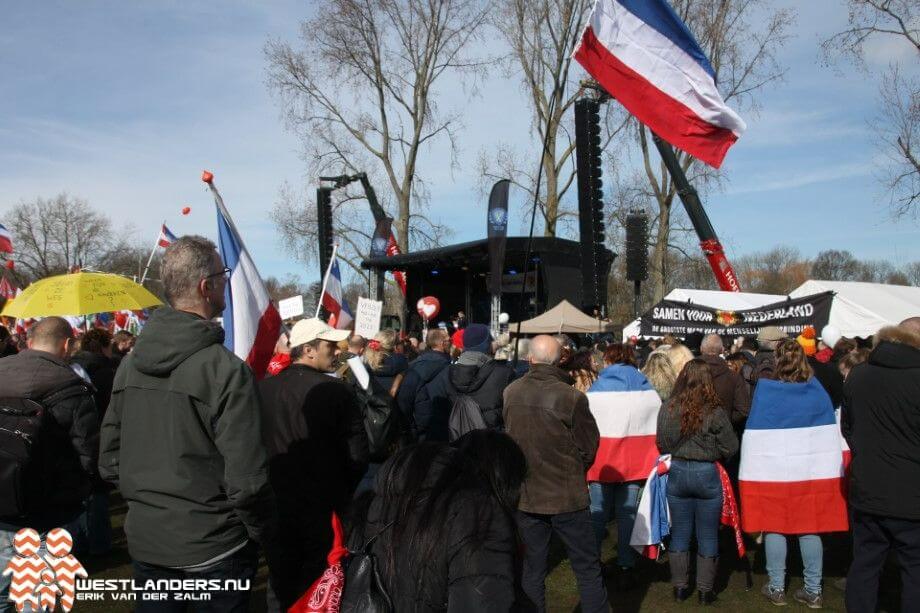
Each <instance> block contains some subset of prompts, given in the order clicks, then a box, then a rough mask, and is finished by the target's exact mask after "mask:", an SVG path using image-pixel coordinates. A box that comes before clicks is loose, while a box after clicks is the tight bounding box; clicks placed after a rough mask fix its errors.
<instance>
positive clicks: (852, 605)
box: [842, 317, 920, 611]
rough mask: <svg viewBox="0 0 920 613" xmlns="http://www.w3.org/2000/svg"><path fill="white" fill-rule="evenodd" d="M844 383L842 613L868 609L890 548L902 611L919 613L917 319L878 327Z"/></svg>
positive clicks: (919, 322)
mask: <svg viewBox="0 0 920 613" xmlns="http://www.w3.org/2000/svg"><path fill="white" fill-rule="evenodd" d="M875 342H876V346H875V348H874V349H873V350H872V353H870V354H869V359H868V360H867V361H866V363H864V364H859V365H858V366H855V367H853V369H852V370H851V371H850V373H849V375H848V376H847V379H846V383H844V393H843V395H844V400H843V424H842V425H843V430H844V435H845V436H846V437H847V442H848V443H849V445H850V450H851V451H852V454H853V455H852V463H851V464H850V507H851V508H852V510H853V526H852V528H853V563H852V564H851V565H850V572H849V573H848V575H847V582H846V605H847V610H848V611H875V607H876V602H877V600H878V586H879V576H880V575H881V570H882V567H883V565H884V564H885V560H887V559H888V552H889V550H890V549H892V548H894V549H895V550H896V551H897V553H898V562H899V563H900V565H901V610H902V611H918V610H920V488H918V484H920V317H912V318H910V319H907V320H905V321H903V322H901V324H900V325H899V326H897V327H890V328H883V329H882V330H880V331H879V332H878V334H876V336H875Z"/></svg>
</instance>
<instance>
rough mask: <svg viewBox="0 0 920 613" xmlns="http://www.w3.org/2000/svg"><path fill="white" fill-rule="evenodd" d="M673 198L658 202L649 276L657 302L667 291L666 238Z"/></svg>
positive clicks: (668, 234)
mask: <svg viewBox="0 0 920 613" xmlns="http://www.w3.org/2000/svg"><path fill="white" fill-rule="evenodd" d="M672 202H673V198H667V199H665V201H664V202H659V203H658V213H659V218H658V231H657V233H656V236H655V248H654V249H653V250H652V261H651V270H650V271H649V273H650V276H651V279H650V280H651V282H652V288H653V290H654V296H655V298H654V300H655V302H658V301H659V300H661V299H662V298H664V295H665V292H666V291H667V270H666V266H667V259H668V240H669V239H670V234H671V203H672Z"/></svg>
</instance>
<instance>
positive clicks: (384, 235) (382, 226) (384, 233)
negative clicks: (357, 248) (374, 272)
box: [370, 217, 393, 258]
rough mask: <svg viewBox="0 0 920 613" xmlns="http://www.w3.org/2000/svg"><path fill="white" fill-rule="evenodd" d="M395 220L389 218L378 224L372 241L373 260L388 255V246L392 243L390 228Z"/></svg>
mask: <svg viewBox="0 0 920 613" xmlns="http://www.w3.org/2000/svg"><path fill="white" fill-rule="evenodd" d="M392 223H393V220H392V219H391V218H389V217H384V218H383V219H381V220H380V221H378V222H377V227H376V228H375V229H374V237H373V238H372V239H371V255H370V257H372V258H382V257H385V256H386V255H388V254H387V244H388V243H389V241H390V226H391V225H392Z"/></svg>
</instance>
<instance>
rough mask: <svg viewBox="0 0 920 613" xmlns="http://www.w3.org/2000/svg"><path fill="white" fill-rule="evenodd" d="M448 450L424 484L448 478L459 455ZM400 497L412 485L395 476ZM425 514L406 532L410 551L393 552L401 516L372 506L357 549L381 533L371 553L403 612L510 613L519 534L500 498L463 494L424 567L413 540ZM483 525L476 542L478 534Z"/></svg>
mask: <svg viewBox="0 0 920 613" xmlns="http://www.w3.org/2000/svg"><path fill="white" fill-rule="evenodd" d="M454 453H456V450H455V449H453V448H451V447H448V446H446V445H445V446H444V451H443V453H441V454H440V455H439V456H437V457H436V458H435V460H434V461H433V462H432V464H431V469H430V470H429V472H428V475H427V476H426V477H425V481H424V484H425V485H426V486H429V487H430V486H431V485H433V484H434V483H435V481H436V480H437V478H438V477H439V476H440V475H441V474H442V473H443V470H444V467H445V466H446V465H447V463H448V462H449V459H450V457H451V454H454ZM392 464H393V463H392V461H388V462H386V463H385V464H384V465H383V466H382V467H381V469H380V473H378V476H377V484H376V488H375V489H376V491H377V492H380V491H382V490H383V485H384V484H385V483H387V480H388V478H390V474H391V468H392ZM393 483H395V485H396V490H397V491H400V490H402V489H403V488H405V486H406V485H407V484H406V483H401V482H400V481H399V479H398V478H396V477H394V482H393ZM419 511H420V509H418V508H417V507H416V508H412V509H410V510H409V516H408V518H407V519H406V520H405V525H404V526H402V528H403V529H402V534H403V539H402V544H400V545H397V546H394V545H393V540H392V538H393V534H394V526H391V527H389V528H386V526H387V524H389V523H390V522H391V521H392V520H393V519H394V518H395V515H393V514H391V513H388V510H387V509H386V508H385V507H384V504H383V502H382V499H381V498H380V496H379V495H378V496H376V497H375V498H374V500H373V502H371V505H370V508H369V509H368V512H367V515H366V521H364V522H360V525H359V526H358V527H357V528H356V529H355V530H354V531H353V532H352V534H351V535H350V537H349V546H350V547H351V548H353V549H356V548H358V547H360V546H361V545H362V544H363V543H364V542H365V541H367V540H368V539H369V538H370V537H372V536H374V535H377V534H379V535H380V536H379V537H378V539H377V540H376V541H375V542H374V544H373V546H372V549H371V552H372V553H373V554H374V556H375V557H376V559H377V561H378V564H379V568H380V573H381V576H382V577H383V580H384V583H385V585H386V587H387V592H388V594H389V595H390V598H391V599H392V600H393V607H394V610H395V611H399V612H400V613H404V612H405V613H415V612H428V611H451V612H456V613H461V612H464V613H465V612H466V611H476V612H477V613H479V612H486V613H488V612H492V611H494V612H496V613H498V612H499V611H500V612H502V613H504V612H506V611H509V610H511V609H512V607H513V606H514V598H515V570H514V569H515V551H516V541H515V528H514V523H513V519H512V518H511V517H509V516H507V515H506V514H505V513H504V512H503V511H502V510H501V508H500V507H499V505H498V504H497V502H496V501H495V499H494V497H492V496H486V495H484V494H481V493H479V492H472V491H468V490H467V491H461V492H459V493H458V494H457V495H456V496H455V498H454V499H453V500H452V501H451V503H450V505H449V506H448V511H447V518H446V520H445V521H443V526H444V528H443V531H442V532H441V538H440V540H439V542H438V543H437V544H436V546H435V548H434V553H433V555H432V556H430V557H428V558H427V559H426V560H425V562H424V563H419V560H418V556H419V552H418V550H417V547H418V544H417V543H416V542H415V541H414V540H413V538H412V537H413V536H414V535H416V534H417V527H418V526H419V523H420V521H421V520H422V517H421V514H420V512H419ZM477 517H479V518H480V521H481V523H480V527H481V529H480V530H479V531H478V534H477V536H476V537H474V536H473V535H474V533H476V532H477V530H476V529H475V526H476V523H477Z"/></svg>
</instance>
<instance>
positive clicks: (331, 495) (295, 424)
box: [259, 363, 368, 528]
mask: <svg viewBox="0 0 920 613" xmlns="http://www.w3.org/2000/svg"><path fill="white" fill-rule="evenodd" d="M259 391H260V392H261V395H262V429H263V439H264V442H265V447H266V449H267V450H268V459H269V478H270V481H271V484H272V488H273V489H274V491H275V495H276V497H277V499H278V507H279V511H280V512H281V514H282V516H283V515H285V514H286V513H292V512H293V513H296V512H297V510H298V509H304V508H305V507H307V506H309V507H311V508H317V507H319V508H320V509H322V512H321V514H323V515H326V516H328V514H329V513H330V512H331V511H333V510H336V511H338V512H339V513H342V512H343V511H344V507H345V505H346V503H347V502H348V501H349V500H350V499H351V496H352V493H353V492H354V489H355V487H356V486H357V485H358V482H359V481H360V480H361V477H362V475H364V471H366V470H367V456H368V448H367V433H366V432H365V430H364V418H363V416H362V415H361V411H360V409H359V408H358V403H357V400H356V398H355V395H354V393H353V392H352V391H351V389H350V387H349V386H348V385H347V384H345V383H344V382H342V381H341V380H339V379H335V378H333V377H330V376H329V375H327V374H326V373H322V372H320V371H318V370H314V369H312V368H310V367H309V366H305V365H303V364H296V363H295V364H291V365H290V366H288V367H287V368H285V369H284V370H283V371H281V372H280V373H278V374H277V375H275V376H274V377H268V378H266V379H263V380H262V381H261V382H260V383H259ZM323 528H329V526H328V525H326V524H324V525H323Z"/></svg>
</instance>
